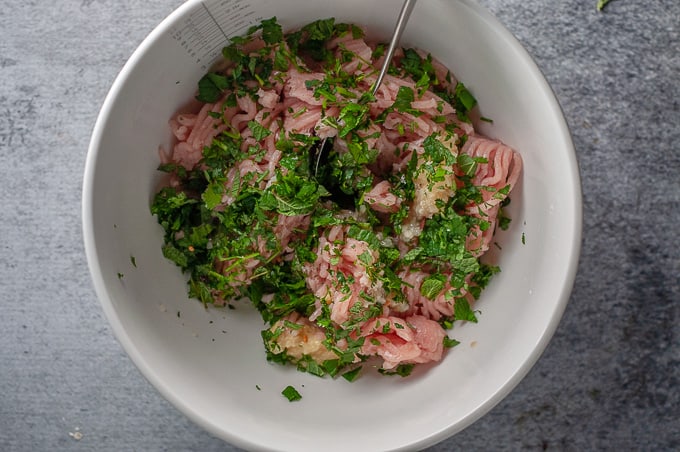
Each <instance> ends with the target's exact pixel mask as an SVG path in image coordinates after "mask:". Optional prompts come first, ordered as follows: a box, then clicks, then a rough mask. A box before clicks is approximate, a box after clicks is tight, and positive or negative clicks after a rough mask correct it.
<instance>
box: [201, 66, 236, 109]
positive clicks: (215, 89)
mask: <svg viewBox="0 0 680 452" xmlns="http://www.w3.org/2000/svg"><path fill="white" fill-rule="evenodd" d="M228 87H229V81H228V80H227V78H226V77H224V76H222V75H220V74H216V73H214V72H209V73H207V74H206V75H204V76H203V78H201V80H199V82H198V96H197V97H196V99H197V100H199V101H201V102H215V101H216V100H217V99H219V98H220V96H221V95H222V93H223V92H224V90H225V89H227V88H228Z"/></svg>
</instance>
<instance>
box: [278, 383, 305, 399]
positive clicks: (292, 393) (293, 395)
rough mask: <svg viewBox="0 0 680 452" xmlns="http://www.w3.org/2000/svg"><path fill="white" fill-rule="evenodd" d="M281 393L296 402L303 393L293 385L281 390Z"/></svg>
mask: <svg viewBox="0 0 680 452" xmlns="http://www.w3.org/2000/svg"><path fill="white" fill-rule="evenodd" d="M281 394H283V396H284V397H285V398H287V399H288V401H289V402H295V401H297V400H300V399H301V398H302V395H300V393H299V392H298V391H297V389H295V388H294V387H292V386H286V388H285V389H284V390H283V391H281Z"/></svg>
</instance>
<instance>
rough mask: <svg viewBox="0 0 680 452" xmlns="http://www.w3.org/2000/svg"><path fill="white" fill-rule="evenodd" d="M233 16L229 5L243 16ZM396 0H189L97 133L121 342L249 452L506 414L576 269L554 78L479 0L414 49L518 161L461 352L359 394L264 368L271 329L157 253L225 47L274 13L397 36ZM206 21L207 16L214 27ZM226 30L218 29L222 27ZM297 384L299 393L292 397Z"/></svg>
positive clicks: (431, 6) (392, 439)
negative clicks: (198, 293)
mask: <svg viewBox="0 0 680 452" xmlns="http://www.w3.org/2000/svg"><path fill="white" fill-rule="evenodd" d="M232 3H233V4H232ZM394 3H395V2H394V0H344V1H343V2H338V1H336V2H330V1H329V2H326V1H323V2H322V1H316V2H310V1H309V0H287V1H274V0H260V1H257V0H251V1H245V2H238V3H236V2H224V1H205V2H199V1H188V2H187V3H185V4H184V5H183V6H182V7H180V8H179V9H178V10H177V11H175V12H174V13H173V14H172V15H171V16H170V17H169V18H168V19H166V20H165V21H164V22H163V23H162V24H161V25H159V27H157V29H156V30H154V31H153V33H152V34H151V35H150V36H149V37H148V38H147V39H146V40H145V41H144V42H143V43H142V45H141V46H140V47H139V49H138V50H137V51H136V52H135V54H134V55H133V56H132V58H131V59H130V60H129V62H128V63H127V65H126V66H125V68H124V69H123V71H122V72H121V74H120V76H119V77H118V79H117V80H116V82H115V84H114V86H113V88H112V89H111V92H110V94H109V96H108V97H107V99H106V101H105V104H104V106H103V108H102V112H101V114H100V117H99V120H98V122H97V124H96V126H95V130H94V133H93V137H92V142H91V146H90V150H89V154H88V159H87V166H86V171H85V180H84V192H83V222H84V235H85V246H86V251H87V255H88V261H89V264H90V268H91V272H92V276H93V280H94V285H95V288H96V291H97V294H98V296H99V298H100V300H101V302H102V306H103V308H104V311H105V313H106V315H107V317H108V319H109V321H110V322H111V325H112V327H113V330H114V332H115V334H116V336H117V338H118V339H119V340H120V342H121V343H122V344H123V346H124V348H125V349H126V351H127V352H128V353H129V355H130V357H131V358H132V360H133V361H134V362H135V364H136V365H137V366H138V367H139V368H140V370H141V371H142V373H143V374H144V375H145V376H146V377H147V378H148V379H149V380H150V381H151V382H152V383H153V384H154V385H155V386H156V387H157V388H158V390H159V391H160V392H161V393H162V394H163V395H164V396H165V397H166V398H168V399H169V400H170V401H171V402H172V403H173V404H175V405H176V406H177V407H178V408H179V409H181V410H182V411H183V412H184V413H185V414H186V415H188V416H189V417H190V418H191V419H193V420H194V421H195V422H197V423H199V424H200V425H202V426H203V427H204V428H206V429H208V430H209V431H211V432H212V433H214V434H216V435H218V436H220V437H222V438H224V439H226V440H227V441H230V442H232V443H234V444H237V445H239V446H241V447H245V448H248V449H253V448H255V449H281V450H284V449H285V450H291V449H294V450H299V451H303V450H317V449H318V447H319V444H323V447H324V449H325V450H349V449H352V450H378V449H380V450H396V449H414V448H421V447H425V446H427V445H430V444H433V443H434V442H437V441H440V440H442V439H444V438H445V437H447V436H449V435H451V434H454V433H456V432H457V431H459V430H461V429H463V428H464V427H466V426H467V425H469V424H470V423H471V422H473V421H474V420H476V419H477V418H479V417H480V416H481V415H483V414H484V413H485V412H487V411H488V410H489V409H490V408H491V407H493V406H494V405H495V404H496V403H497V402H499V401H500V400H501V399H502V398H503V397H504V396H505V395H506V394H507V393H508V392H509V391H510V390H511V389H512V388H513V387H514V386H515V385H516V384H517V383H518V382H519V381H520V379H521V378H522V377H523V376H524V375H525V374H526V373H527V372H528V370H529V369H530V368H531V366H532V365H533V364H534V362H535V361H536V359H537V358H538V356H539V355H540V353H541V352H542V351H543V349H544V348H545V346H546V345H547V342H548V340H549V339H550V337H551V336H552V334H553V332H554V330H555V328H556V326H557V323H558V322H559V319H560V317H561V315H562V312H563V310H564V307H565V305H566V302H567V300H568V297H569V292H570V290H571V286H572V283H573V278H574V274H575V270H576V264H577V260H578V252H579V246H580V228H581V210H580V202H581V194H580V183H579V177H578V169H577V165H576V161H575V157H574V152H573V147H572V143H571V139H570V136H569V133H568V130H567V127H566V124H565V121H564V119H563V117H562V114H561V111H560V108H559V106H558V104H557V102H556V100H555V98H554V96H553V94H552V92H551V90H550V88H549V87H548V85H547V83H546V82H545V80H544V79H543V77H542V75H541V74H540V72H539V70H538V69H537V68H536V66H535V65H534V63H533V62H532V61H531V59H530V57H529V56H528V54H527V53H526V52H525V51H524V50H523V49H522V48H521V46H520V45H519V44H518V42H517V41H516V40H515V39H514V38H513V37H512V36H511V35H510V34H509V33H508V32H507V31H506V30H505V29H504V28H503V27H502V26H501V25H500V24H499V23H498V22H497V21H496V20H495V19H494V18H493V17H491V16H490V15H489V14H488V13H487V12H486V11H485V10H483V9H482V8H481V7H479V6H478V5H477V4H476V3H474V2H472V1H469V0H462V1H454V2H452V1H450V0H429V1H427V2H420V3H419V4H418V5H417V6H416V8H415V10H414V12H413V15H412V17H411V20H410V22H409V25H408V27H407V30H406V32H405V34H404V37H403V38H402V44H403V45H405V46H414V47H420V48H422V49H425V50H427V51H430V52H431V53H432V54H433V55H434V56H435V57H436V58H438V59H440V60H441V61H442V62H443V63H445V64H446V65H447V66H448V67H449V68H450V69H451V70H452V72H453V73H454V74H455V75H456V76H457V77H458V78H459V79H460V80H461V81H463V82H464V83H465V84H466V86H467V87H468V88H469V89H470V90H471V91H472V93H473V94H474V95H475V96H476V97H477V99H478V101H479V104H480V113H481V114H482V115H483V116H485V117H489V118H492V119H493V121H494V122H493V124H487V123H483V124H482V126H481V127H480V129H481V131H482V132H483V133H485V134H487V135H489V136H492V137H495V138H499V139H501V140H502V141H504V142H505V143H507V144H509V145H511V146H513V147H514V148H516V149H517V150H519V151H520V153H521V154H522V157H523V160H524V171H523V177H522V180H521V182H520V183H519V185H518V186H517V187H516V189H515V191H514V192H513V195H512V203H511V205H510V209H509V212H510V215H511V217H512V223H511V226H510V228H509V229H508V230H507V231H501V233H499V234H498V236H497V242H498V244H499V246H500V248H501V249H500V250H497V251H496V258H497V259H498V263H499V265H500V266H501V269H502V272H501V273H500V274H499V275H497V276H496V277H495V279H493V281H492V283H491V285H490V286H489V287H488V289H487V290H486V291H485V292H484V293H483V294H482V297H481V298H480V300H479V301H478V303H477V304H476V306H475V308H476V309H478V310H479V311H481V315H480V316H479V319H480V320H479V323H478V324H466V325H456V326H455V327H454V330H453V331H452V332H451V333H450V336H451V337H454V338H455V339H457V340H459V341H460V342H461V344H460V345H459V346H457V347H455V348H453V349H451V350H450V351H449V352H448V353H447V356H445V359H444V360H443V361H442V362H441V363H439V364H438V365H436V366H431V367H422V368H419V369H417V370H416V371H415V372H414V374H412V376H411V377H409V378H405V379H402V378H400V377H383V376H379V375H377V374H376V373H374V372H365V373H364V376H363V377H361V378H359V379H358V380H357V381H355V382H353V383H349V382H346V381H345V380H343V379H338V380H331V379H320V378H317V377H314V376H311V375H309V374H303V373H299V372H297V371H295V369H293V368H291V367H283V366H280V365H275V364H269V363H267V361H266V360H265V354H264V349H263V347H262V342H261V339H260V331H261V329H262V328H263V324H262V321H261V319H260V318H259V315H258V314H257V313H256V312H255V311H254V309H251V308H250V307H249V306H248V305H247V303H241V304H239V303H237V304H236V305H235V308H236V309H234V310H219V309H204V308H203V306H202V305H201V304H200V303H199V302H198V301H195V300H189V299H188V298H187V296H186V285H185V279H184V277H183V276H182V275H181V274H180V273H179V270H178V268H177V267H175V266H174V265H173V264H172V263H170V262H169V261H167V260H166V259H165V258H164V257H163V256H162V254H161V251H160V250H161V245H162V229H161V227H160V226H159V225H158V224H157V223H156V220H155V218H154V217H152V216H151V214H150V212H149V205H150V201H151V199H152V197H153V194H154V193H155V191H156V190H157V188H158V184H159V183H160V179H161V174H160V173H158V172H156V168H157V166H158V163H159V157H158V149H159V146H160V147H168V146H169V145H170V132H169V129H168V126H167V121H168V119H169V118H170V117H171V115H172V114H173V113H174V112H176V111H177V110H178V109H180V108H182V107H183V106H184V105H186V104H187V102H188V101H189V100H191V99H192V97H193V95H194V93H195V87H196V83H197V81H198V79H199V78H200V77H201V76H202V75H203V74H204V73H205V71H206V69H207V68H208V67H209V66H210V65H211V64H212V62H214V61H215V58H216V57H218V56H219V50H220V49H221V46H222V45H224V44H225V39H226V38H225V36H232V35H236V34H240V33H242V32H243V31H245V29H247V27H248V26H249V25H250V24H252V23H256V22H259V20H261V19H263V18H269V17H271V16H277V18H278V19H279V21H280V22H281V23H282V24H283V25H284V27H285V28H294V27H297V26H300V25H303V24H305V23H307V22H309V21H311V20H314V19H318V18H323V17H335V18H336V19H337V20H339V21H346V22H354V23H358V24H363V25H367V26H369V30H370V33H371V34H373V35H375V36H380V37H382V38H383V39H386V38H387V37H388V36H389V34H390V32H391V30H392V28H393V26H394V23H395V20H396V16H397V13H398V8H395V5H394ZM208 12H209V13H210V14H208ZM213 19H215V20H216V22H217V23H219V27H218V26H216V23H214V22H212V20H213ZM288 385H293V386H295V387H296V388H297V389H298V391H300V393H301V394H302V396H303V398H302V400H301V401H299V402H295V403H290V402H288V401H287V400H286V399H285V398H284V397H283V396H282V395H281V394H280V393H281V391H282V390H283V389H284V388H285V387H286V386H288Z"/></svg>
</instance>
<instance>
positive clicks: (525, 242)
mask: <svg viewBox="0 0 680 452" xmlns="http://www.w3.org/2000/svg"><path fill="white" fill-rule="evenodd" d="M526 244H527V240H526V236H525V235H524V232H522V245H526Z"/></svg>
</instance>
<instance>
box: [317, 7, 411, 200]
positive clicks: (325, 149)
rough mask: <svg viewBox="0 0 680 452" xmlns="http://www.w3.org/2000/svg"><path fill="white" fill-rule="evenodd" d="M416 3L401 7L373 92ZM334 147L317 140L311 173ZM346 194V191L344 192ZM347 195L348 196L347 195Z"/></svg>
mask: <svg viewBox="0 0 680 452" xmlns="http://www.w3.org/2000/svg"><path fill="white" fill-rule="evenodd" d="M415 4H416V0H405V1H404V4H403V5H402V7H401V11H400V12H399V18H398V19H397V24H396V25H395V27H394V32H393V33H392V39H391V40H390V44H389V46H388V47H387V51H386V52H385V60H384V61H383V64H382V68H381V69H380V73H379V74H378V78H377V79H376V81H375V84H374V85H373V89H372V91H371V93H372V94H373V95H375V94H376V93H377V92H378V88H380V85H381V84H382V81H383V79H384V78H385V74H387V70H388V69H389V67H390V63H391V62H392V58H393V57H394V51H395V50H396V49H397V45H398V44H399V40H400V39H401V35H402V34H403V32H404V29H405V28H406V23H407V22H408V19H409V17H410V16H411V11H413V7H414V6H415ZM332 148H333V139H332V138H324V139H323V140H321V141H320V142H317V143H316V144H314V145H313V146H312V148H311V149H310V150H309V156H310V162H311V163H312V168H311V170H312V171H311V174H312V176H314V177H315V178H316V177H317V176H318V175H319V167H320V166H321V162H322V160H325V158H326V157H327V156H328V154H329V152H330V151H331V149H332ZM326 188H327V189H329V191H330V192H331V194H333V196H334V198H339V197H341V194H340V193H337V194H336V193H335V190H333V187H326ZM342 195H344V193H343V194H342ZM345 197H347V196H346V195H345Z"/></svg>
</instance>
